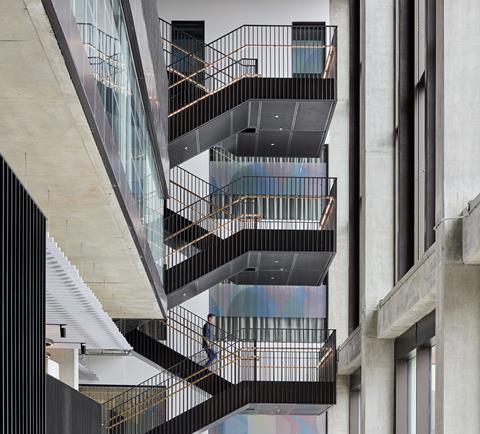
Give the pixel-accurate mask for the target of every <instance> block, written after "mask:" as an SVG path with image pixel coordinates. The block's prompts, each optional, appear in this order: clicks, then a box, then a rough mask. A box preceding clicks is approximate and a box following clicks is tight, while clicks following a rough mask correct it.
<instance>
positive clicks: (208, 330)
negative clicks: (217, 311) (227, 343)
mask: <svg viewBox="0 0 480 434" xmlns="http://www.w3.org/2000/svg"><path fill="white" fill-rule="evenodd" d="M202 335H203V347H204V348H208V344H209V343H212V342H213V340H214V326H213V324H210V323H209V322H206V323H205V324H204V326H203V330H202Z"/></svg>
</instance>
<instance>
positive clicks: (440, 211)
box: [435, 0, 480, 434]
mask: <svg viewBox="0 0 480 434" xmlns="http://www.w3.org/2000/svg"><path fill="white" fill-rule="evenodd" d="M479 20H480V3H478V2H477V1H475V0H438V1H437V99H436V123H437V125H436V131H437V188H436V195H437V209H436V217H437V226H438V229H437V231H436V247H437V248H436V255H437V260H438V261H439V263H440V267H438V272H437V276H436V277H437V282H438V285H437V286H438V294H437V309H436V343H437V369H436V390H437V393H436V400H435V401H436V414H435V433H436V434H457V433H458V434H474V433H475V434H477V433H479V432H480V413H479V412H478V403H479V402H480V369H479V366H480V339H479V336H480V267H479V266H467V265H464V264H463V263H462V245H461V242H462V220H450V219H451V218H455V217H458V216H459V215H460V213H461V212H462V209H464V208H465V207H466V204H467V202H468V201H469V200H472V199H473V198H475V197H476V196H477V195H478V193H479V191H480V170H479V167H480V144H479V137H480V121H479V119H480V91H479V89H478V71H479V70H480V56H479V55H478V49H479V41H480V26H478V22H479ZM445 219H447V220H445Z"/></svg>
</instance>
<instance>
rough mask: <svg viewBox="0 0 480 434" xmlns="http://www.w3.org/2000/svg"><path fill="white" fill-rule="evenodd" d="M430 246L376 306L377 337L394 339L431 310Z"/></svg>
mask: <svg viewBox="0 0 480 434" xmlns="http://www.w3.org/2000/svg"><path fill="white" fill-rule="evenodd" d="M438 266H439V263H438V260H436V255H435V245H433V246H432V247H431V248H430V249H429V250H428V251H427V252H426V253H425V255H424V256H423V258H422V259H421V260H420V261H418V262H417V264H416V265H415V266H414V267H412V269H411V270H410V271H409V272H408V273H407V274H406V275H405V276H404V277H403V278H402V279H401V280H400V281H399V282H398V283H397V284H396V285H395V287H394V288H393V289H392V291H391V292H390V293H389V294H388V295H387V296H386V297H385V298H383V299H382V300H381V301H380V303H379V307H378V319H377V337H378V338H381V339H394V338H396V337H398V336H400V335H401V334H402V333H404V332H405V331H407V330H408V329H409V328H410V327H411V326H413V325H414V324H415V323H417V322H418V321H420V320H421V319H422V318H423V317H424V316H425V315H427V314H429V313H430V312H431V311H432V310H434V309H435V301H436V278H435V275H436V271H437V267H438Z"/></svg>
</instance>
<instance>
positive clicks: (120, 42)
mask: <svg viewBox="0 0 480 434" xmlns="http://www.w3.org/2000/svg"><path fill="white" fill-rule="evenodd" d="M70 4H71V7H72V11H73V13H74V16H75V19H76V21H77V25H78V28H79V31H80V36H81V39H82V42H83V44H84V47H85V51H86V53H87V57H88V62H89V65H85V67H89V68H90V70H91V72H92V73H93V76H94V78H95V80H96V81H97V89H98V92H99V94H100V96H101V101H98V103H99V104H102V106H103V109H104V110H105V112H106V115H107V118H108V122H109V124H110V127H111V132H112V135H113V137H114V139H115V142H116V145H117V151H118V155H119V158H120V161H121V164H122V167H123V170H124V173H125V178H126V180H127V183H128V186H129V188H130V191H131V193H132V194H133V196H134V199H135V204H136V207H137V210H138V213H139V216H140V218H141V220H142V222H143V225H144V229H145V232H146V237H147V240H148V244H149V247H150V250H151V253H152V256H153V258H154V261H155V264H156V267H157V270H158V273H159V275H160V278H161V279H162V281H163V198H162V193H161V187H160V181H159V178H158V173H159V168H158V167H157V164H156V161H155V157H154V153H153V145H152V142H151V139H150V136H149V132H148V128H147V121H146V114H145V110H144V106H143V102H142V98H141V94H140V88H139V85H138V79H137V76H136V71H135V67H134V62H133V56H132V52H131V50H130V44H129V39H128V34H127V29H126V25H125V21H124V17H123V12H122V7H121V4H120V0H101V1H100V0H70ZM96 103H97V102H96Z"/></svg>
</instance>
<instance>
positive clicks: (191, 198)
mask: <svg viewBox="0 0 480 434" xmlns="http://www.w3.org/2000/svg"><path fill="white" fill-rule="evenodd" d="M214 190H217V188H216V187H215V186H214V185H212V184H210V183H209V182H207V181H205V180H203V179H201V178H199V177H198V176H196V175H194V174H193V173H190V172H189V171H187V170H185V169H182V168H181V167H180V166H175V167H172V168H171V169H170V188H169V191H168V192H169V197H168V199H167V209H169V210H171V211H179V210H182V209H184V208H188V207H190V206H191V205H193V204H194V203H196V202H200V203H201V202H202V201H204V198H207V197H208V196H209V195H210V194H211V193H212V192H213V191H214ZM205 200H206V199H205ZM207 204H208V203H207ZM210 205H213V204H210Z"/></svg>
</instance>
